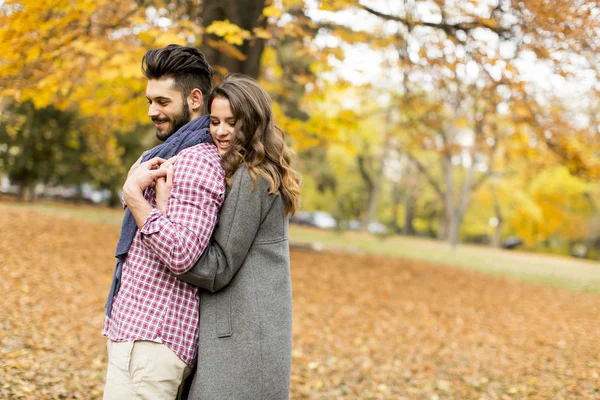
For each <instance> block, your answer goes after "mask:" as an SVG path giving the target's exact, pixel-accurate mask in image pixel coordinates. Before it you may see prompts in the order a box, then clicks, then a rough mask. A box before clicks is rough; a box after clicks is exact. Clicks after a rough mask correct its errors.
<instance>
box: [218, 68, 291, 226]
mask: <svg viewBox="0 0 600 400" xmlns="http://www.w3.org/2000/svg"><path fill="white" fill-rule="evenodd" d="M217 97H220V98H224V99H227V100H228V101H229V105H230V107H231V113H232V114H233V117H234V118H235V120H236V123H235V135H234V139H233V143H232V144H231V146H230V147H229V149H227V151H226V152H225V153H224V154H223V155H222V157H221V164H222V165H223V168H224V169H225V171H226V180H227V183H228V184H230V183H231V177H232V176H233V174H234V172H235V171H236V170H237V169H238V168H239V167H240V165H241V164H242V163H245V164H246V165H247V166H248V171H249V172H250V176H251V177H252V180H253V181H254V183H255V184H256V180H257V175H260V176H262V177H264V178H265V179H266V180H267V181H268V182H269V183H270V188H269V193H270V194H274V193H277V192H278V191H279V193H280V194H281V196H282V198H283V202H284V205H285V211H286V214H287V215H292V214H294V213H295V212H296V211H297V210H298V208H299V206H300V174H299V173H298V172H296V171H294V169H293V168H292V167H291V155H292V152H291V150H290V149H289V147H288V146H287V145H286V143H285V133H284V132H283V130H281V129H280V128H279V127H278V126H277V125H276V124H275V120H274V119H275V118H274V113H273V108H272V107H271V97H270V96H269V95H268V93H267V92H266V91H265V90H264V89H263V88H262V87H261V86H260V85H259V84H258V82H256V81H255V80H254V79H252V78H250V77H249V76H245V75H241V74H230V75H227V76H226V77H225V78H224V79H223V81H222V83H221V84H220V85H219V86H218V87H216V88H215V89H214V90H213V91H212V93H211V94H210V97H209V99H208V112H209V113H210V110H211V106H212V102H213V100H214V99H215V98H217Z"/></svg>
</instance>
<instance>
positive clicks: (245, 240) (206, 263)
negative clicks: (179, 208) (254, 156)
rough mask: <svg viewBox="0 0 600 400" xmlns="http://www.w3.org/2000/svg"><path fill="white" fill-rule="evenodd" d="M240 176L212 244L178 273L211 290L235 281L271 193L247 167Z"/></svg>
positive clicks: (181, 277)
mask: <svg viewBox="0 0 600 400" xmlns="http://www.w3.org/2000/svg"><path fill="white" fill-rule="evenodd" d="M242 168H243V167H242ZM240 169H241V168H240ZM236 175H237V176H236ZM236 175H234V179H233V183H232V187H231V191H230V193H229V194H228V195H227V197H226V198H225V202H224V203H223V206H222V208H221V212H220V214H219V221H218V223H217V227H216V229H215V231H214V232H213V238H212V240H211V242H210V244H209V245H208V247H207V248H206V249H205V251H204V253H203V254H202V256H201V257H200V259H199V260H198V262H196V264H195V265H194V266H193V267H192V269H190V270H189V271H188V272H186V273H184V274H182V275H179V276H178V278H179V279H181V280H183V281H185V282H187V283H190V284H192V285H194V286H196V287H199V288H202V289H205V290H208V291H210V292H217V291H219V290H221V289H223V288H224V287H225V286H227V285H228V284H229V282H231V280H232V279H233V277H234V276H235V274H236V273H237V271H238V270H239V269H240V267H241V266H242V264H243V263H244V260H245V259H246V255H247V254H248V251H249V250H250V247H251V246H252V243H253V241H254V239H255V237H256V233H257V232H258V228H259V226H260V224H261V222H262V221H261V220H262V212H261V211H262V210H261V208H262V199H261V197H264V196H266V195H267V194H266V192H265V191H264V190H263V185H261V184H260V182H258V183H257V184H256V187H254V182H253V180H252V178H251V177H250V175H249V173H248V171H247V169H246V168H243V169H242V170H241V171H238V173H236Z"/></svg>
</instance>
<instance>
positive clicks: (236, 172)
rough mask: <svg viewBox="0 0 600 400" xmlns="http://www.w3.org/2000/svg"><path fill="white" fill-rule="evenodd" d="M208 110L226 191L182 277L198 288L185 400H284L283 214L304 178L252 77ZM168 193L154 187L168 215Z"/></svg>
mask: <svg viewBox="0 0 600 400" xmlns="http://www.w3.org/2000/svg"><path fill="white" fill-rule="evenodd" d="M208 111H209V113H210V133H211V136H212V138H213V141H214V143H215V144H216V145H217V147H218V149H219V152H220V154H221V163H222V165H223V168H224V169H225V171H226V181H227V185H228V194H227V197H226V199H225V202H224V204H223V207H222V209H221V212H220V215H219V220H218V222H217V226H216V228H215V230H214V232H213V237H212V241H211V244H210V245H209V247H208V248H207V249H206V250H205V252H204V254H203V255H202V257H201V258H200V260H199V261H198V263H197V264H196V265H195V266H194V268H193V269H192V270H190V271H189V272H187V273H186V274H184V275H181V276H180V277H179V278H180V279H182V280H184V281H186V282H188V283H191V284H192V285H194V286H197V287H199V288H200V289H201V290H200V292H199V293H200V326H199V330H200V337H199V343H198V367H197V370H196V371H195V376H194V379H193V381H192V386H191V389H190V392H189V398H190V399H194V400H199V399H202V400H204V399H208V400H216V399H224V400H225V399H227V400H235V399H240V400H259V399H264V400H280V399H288V398H289V385H290V370H291V355H292V291H291V279H290V259H289V245H288V219H287V217H288V216H289V215H291V214H293V213H294V212H295V211H296V210H297V209H298V206H299V201H300V177H299V174H298V173H297V172H295V171H294V170H293V169H292V168H291V167H290V150H289V149H288V147H287V146H286V144H285V138H284V133H283V131H282V130H281V129H279V128H278V127H277V126H276V125H275V122H274V115H273V109H272V107H271V100H270V98H269V95H268V94H267V93H266V92H265V91H264V90H263V89H262V88H261V87H260V86H259V85H258V83H257V82H256V81H255V80H253V79H251V78H249V77H246V76H243V75H229V76H227V77H226V78H225V79H224V80H223V83H222V84H221V85H220V86H219V87H217V88H216V89H214V91H213V92H212V94H211V95H210V97H209V101H208ZM169 168H172V167H169ZM169 179H170V177H169V176H168V177H167V181H169ZM168 191H169V190H164V189H163V188H161V187H157V201H158V202H159V204H158V207H159V208H161V207H162V208H163V209H166V199H167V198H168Z"/></svg>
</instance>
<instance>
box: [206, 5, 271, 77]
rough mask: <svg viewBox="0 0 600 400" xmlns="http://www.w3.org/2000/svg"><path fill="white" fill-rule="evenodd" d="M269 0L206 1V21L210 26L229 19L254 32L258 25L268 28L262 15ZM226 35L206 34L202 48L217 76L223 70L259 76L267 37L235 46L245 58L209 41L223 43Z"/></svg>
mask: <svg viewBox="0 0 600 400" xmlns="http://www.w3.org/2000/svg"><path fill="white" fill-rule="evenodd" d="M264 8H265V0H236V1H233V0H205V1H204V7H203V10H202V24H203V25H204V26H205V27H207V26H209V25H210V24H211V23H213V22H214V21H222V20H229V22H231V23H233V24H236V25H238V26H239V27H240V28H242V29H245V30H248V31H250V32H252V30H253V29H254V28H257V27H260V28H265V27H266V18H261V16H262V12H263V9H264ZM221 40H222V38H220V37H218V36H215V35H205V38H204V40H203V43H202V46H201V50H202V52H203V53H204V55H205V56H206V59H207V60H208V63H209V64H210V65H211V66H212V67H213V68H215V71H216V73H217V75H219V74H220V70H221V69H225V70H226V71H227V72H230V73H231V72H238V73H242V74H246V75H250V76H252V77H254V78H258V75H259V73H260V59H261V56H262V53H263V50H264V48H265V40H264V39H255V40H250V41H248V40H245V41H244V43H243V44H242V45H241V46H235V47H236V49H237V50H238V51H240V52H241V53H242V54H243V56H244V58H243V59H239V58H235V57H231V56H229V55H227V54H225V53H224V52H223V51H222V50H220V49H219V48H217V47H213V46H211V45H210V44H209V43H210V42H212V43H215V42H220V41H221Z"/></svg>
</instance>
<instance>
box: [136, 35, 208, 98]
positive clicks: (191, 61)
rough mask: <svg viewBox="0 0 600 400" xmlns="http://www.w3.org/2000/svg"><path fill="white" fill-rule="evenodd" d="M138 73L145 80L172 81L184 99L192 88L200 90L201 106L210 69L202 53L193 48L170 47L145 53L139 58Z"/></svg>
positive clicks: (171, 45) (206, 88)
mask: <svg viewBox="0 0 600 400" xmlns="http://www.w3.org/2000/svg"><path fill="white" fill-rule="evenodd" d="M142 72H143V73H144V76H145V77H146V78H148V79H161V78H173V80H174V81H175V84H174V85H175V88H176V89H177V90H179V91H180V92H181V94H182V95H183V98H184V99H185V98H186V97H187V96H189V94H190V92H191V91H192V89H195V88H198V89H200V90H201V91H202V100H203V101H204V104H205V105H206V101H207V99H208V96H209V95H210V91H211V89H212V75H213V71H212V68H211V67H210V65H208V62H207V61H206V58H205V57H204V54H202V53H201V52H200V51H199V50H198V49H196V48H193V47H184V46H180V45H177V44H170V45H168V46H166V47H163V48H162V49H153V50H148V52H147V53H146V55H145V56H144V58H143V59H142Z"/></svg>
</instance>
